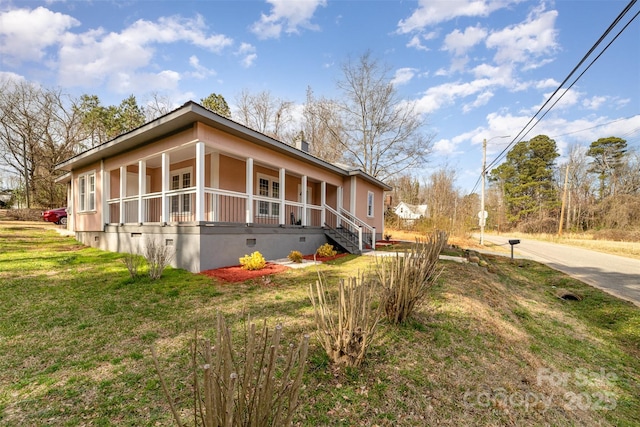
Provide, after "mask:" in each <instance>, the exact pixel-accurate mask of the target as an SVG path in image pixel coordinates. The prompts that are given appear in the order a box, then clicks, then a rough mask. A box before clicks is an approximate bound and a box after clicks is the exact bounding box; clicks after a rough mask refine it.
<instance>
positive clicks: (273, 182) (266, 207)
mask: <svg viewBox="0 0 640 427" xmlns="http://www.w3.org/2000/svg"><path fill="white" fill-rule="evenodd" d="M258 195H260V196H263V197H270V198H273V199H278V198H280V182H279V181H278V180H277V179H275V178H273V177H270V176H266V175H260V176H258ZM258 215H263V216H279V215H280V203H279V202H267V201H264V200H260V201H258Z"/></svg>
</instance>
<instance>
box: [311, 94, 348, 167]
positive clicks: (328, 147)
mask: <svg viewBox="0 0 640 427" xmlns="http://www.w3.org/2000/svg"><path fill="white" fill-rule="evenodd" d="M332 104H333V102H332V101H330V100H324V99H320V100H318V99H315V98H314V96H313V91H312V90H311V88H307V102H306V104H305V106H304V112H303V116H304V123H303V129H304V131H303V137H304V138H305V139H306V140H307V142H309V144H310V146H309V150H310V151H311V153H312V154H313V155H315V156H318V157H320V158H321V159H323V160H326V161H328V162H332V163H335V162H340V161H342V160H343V152H342V147H341V144H340V142H339V141H338V140H337V139H336V138H335V135H336V134H339V133H340V132H335V131H334V132H332V131H331V130H332V129H337V128H339V127H340V121H339V118H338V117H337V116H336V111H337V109H336V108H335V107H334V106H333V105H332ZM327 124H331V127H329V126H327Z"/></svg>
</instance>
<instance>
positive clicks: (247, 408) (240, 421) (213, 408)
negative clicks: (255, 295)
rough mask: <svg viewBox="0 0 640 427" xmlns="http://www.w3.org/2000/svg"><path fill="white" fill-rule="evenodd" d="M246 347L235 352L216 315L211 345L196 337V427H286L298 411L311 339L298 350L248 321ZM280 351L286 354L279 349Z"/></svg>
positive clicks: (279, 329)
mask: <svg viewBox="0 0 640 427" xmlns="http://www.w3.org/2000/svg"><path fill="white" fill-rule="evenodd" d="M244 336H245V339H244V348H242V349H240V350H239V351H238V350H237V349H234V348H233V342H232V339H231V331H230V329H229V328H228V327H227V325H226V323H225V320H224V317H223V316H222V315H221V314H220V313H218V319H217V328H216V337H215V342H213V343H212V342H211V340H208V339H206V340H205V339H199V338H198V333H197V331H196V337H195V340H194V341H193V344H192V346H191V361H192V367H193V390H194V392H193V411H192V414H193V415H190V416H191V417H195V420H194V421H195V422H194V425H202V426H205V427H214V426H216V427H218V426H290V425H291V424H292V419H293V416H294V414H295V412H296V410H297V409H298V406H299V405H298V401H299V400H298V397H299V395H300V390H301V389H302V385H303V384H302V376H303V373H304V368H305V365H306V363H307V353H308V349H309V336H308V335H305V336H303V337H302V338H301V339H300V343H299V344H298V346H297V347H296V346H294V345H293V344H289V345H285V344H282V343H281V341H282V326H281V325H277V326H276V327H275V330H274V331H273V332H272V333H270V331H269V330H268V328H267V325H266V322H265V323H264V324H263V327H262V332H261V333H259V332H258V331H257V330H256V325H255V324H254V323H250V322H247V326H246V331H245V334H244ZM283 349H284V350H283ZM151 352H152V355H153V361H154V365H155V368H156V372H157V373H158V376H159V377H160V384H161V385H162V389H163V391H164V394H165V396H166V398H167V401H168V403H169V407H170V408H171V412H172V413H173V417H174V419H175V421H176V423H177V425H179V426H181V425H182V420H181V417H180V414H179V412H178V410H177V408H176V407H175V406H174V402H175V399H173V398H172V396H171V395H170V394H169V392H168V390H167V387H166V384H165V382H164V379H163V377H162V374H161V372H160V369H159V364H158V358H157V355H156V351H155V349H154V348H153V347H152V348H151Z"/></svg>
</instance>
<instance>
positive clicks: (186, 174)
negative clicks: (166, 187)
mask: <svg viewBox="0 0 640 427" xmlns="http://www.w3.org/2000/svg"><path fill="white" fill-rule="evenodd" d="M190 187H191V168H185V169H179V170H175V171H171V190H181V189H185V188H190ZM189 212H191V194H179V195H174V196H171V213H174V214H175V213H189Z"/></svg>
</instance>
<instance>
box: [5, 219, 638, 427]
mask: <svg viewBox="0 0 640 427" xmlns="http://www.w3.org/2000/svg"><path fill="white" fill-rule="evenodd" d="M121 258H122V256H121V255H118V254H112V253H106V252H102V251H98V250H95V249H90V248H86V247H83V246H81V245H79V244H78V243H77V242H76V241H75V240H73V239H72V238H69V237H61V236H59V235H58V234H57V233H55V232H54V231H51V230H43V229H42V228H40V227H32V226H30V225H29V224H28V223H25V224H24V225H21V224H16V223H11V224H9V223H3V222H0V355H2V356H1V357H0V425H12V426H13V425H44V424H49V425H69V426H74V425H101V426H108V425H131V426H134V425H135V426H155V425H172V424H173V421H172V416H171V413H170V410H169V406H168V404H167V402H166V400H165V397H164V395H163V393H162V390H161V386H160V382H159V379H158V376H157V374H156V372H155V370H154V367H153V360H152V358H151V351H150V349H151V346H152V345H153V346H155V348H156V349H157V352H158V355H159V363H160V366H161V368H162V371H163V374H164V376H165V380H166V382H167V385H168V387H169V389H170V390H171V393H172V394H173V400H174V403H175V404H176V406H177V407H178V409H179V410H180V411H181V413H182V414H183V415H184V416H185V420H187V421H188V420H189V410H190V408H191V403H190V397H191V392H190V390H191V378H190V372H191V370H190V355H189V344H190V342H191V340H192V339H193V336H194V332H195V331H196V329H197V330H198V331H199V332H200V333H201V334H202V335H204V336H212V335H213V334H214V330H213V327H214V325H215V318H216V314H217V313H218V312H221V313H222V314H224V316H225V318H226V319H227V323H228V324H230V326H231V328H232V330H233V331H234V333H236V335H237V336H240V335H241V332H242V331H243V328H244V322H245V321H246V318H247V316H248V315H250V316H251V317H252V318H253V319H258V320H259V321H262V320H263V319H266V321H267V324H268V325H271V326H274V325H275V324H276V323H277V322H281V323H282V324H283V327H284V339H285V340H287V341H290V342H297V341H298V340H299V338H300V336H301V335H302V334H304V333H311V334H313V332H314V321H313V313H312V308H311V303H310V301H309V298H308V296H307V288H308V286H309V284H310V283H313V282H314V281H315V280H316V278H317V275H318V272H320V273H321V274H323V275H324V276H325V278H326V280H327V281H328V283H330V284H333V285H335V284H336V283H337V280H338V279H339V278H341V277H345V278H346V277H349V276H352V275H356V274H357V272H358V271H367V270H368V269H369V268H371V262H372V260H373V257H367V256H360V257H357V256H347V257H343V258H340V259H337V260H335V261H332V262H327V263H324V264H322V265H320V266H318V267H308V268H303V269H290V270H287V271H285V272H283V273H280V274H277V275H274V276H270V277H266V278H256V279H252V280H249V281H246V282H243V283H222V282H218V281H217V280H216V279H214V278H211V277H208V276H205V275H198V274H191V273H188V272H186V271H182V270H176V269H167V270H166V271H165V273H164V276H163V277H162V278H161V279H160V280H157V281H151V280H149V279H147V278H145V277H138V278H136V279H131V278H130V276H129V273H128V271H127V269H126V267H125V265H124V263H123V262H122V261H121ZM483 259H484V261H486V262H487V264H488V265H487V266H486V267H479V266H478V265H475V264H468V263H457V262H450V261H443V262H442V265H443V267H444V271H443V273H442V275H441V276H440V278H439V279H438V282H437V284H436V285H435V286H434V287H433V293H432V296H431V298H430V299H429V301H428V302H427V304H425V305H423V306H422V307H421V308H420V309H419V310H418V312H417V314H416V316H415V317H414V318H413V319H412V320H411V321H410V322H409V323H408V324H406V325H404V326H400V327H394V326H391V325H389V324H387V323H385V322H382V323H381V324H380V325H379V329H378V332H377V336H376V340H375V341H374V343H373V345H372V347H371V349H370V352H369V353H368V355H367V358H366V359H365V363H364V365H363V366H361V367H359V368H358V369H340V368H337V367H335V366H332V365H331V364H330V363H329V361H328V359H327V357H326V355H325V353H324V351H323V349H322V348H321V347H320V346H319V343H318V341H317V339H316V338H315V337H314V336H313V335H312V341H311V347H310V353H309V357H308V365H307V371H306V373H305V376H304V389H303V390H302V393H301V396H300V402H301V407H300V410H299V412H298V415H297V417H296V418H295V424H296V425H302V426H318V425H321V426H325V425H326V426H376V425H377V426H391V425H393V426H422V425H455V426H459V425H518V426H538V425H554V426H562V425H567V426H569V425H616V426H635V425H640V398H639V397H638V396H640V310H639V309H638V308H636V307H635V306H633V305H632V304H629V303H627V302H624V301H620V300H617V299H615V298H613V297H611V296H609V295H607V294H605V293H603V292H600V291H598V290H596V289H593V288H590V287H588V286H585V285H583V284H581V283H580V282H577V281H575V280H572V279H570V278H568V277H567V276H565V275H563V274H561V273H558V272H556V271H554V270H551V269H548V268H546V267H544V266H542V265H540V264H537V263H534V262H528V261H517V263H512V262H510V261H509V259H508V258H503V257H494V256H485V257H483ZM562 290H566V291H571V292H573V293H575V294H577V295H579V296H581V297H582V300H581V301H575V300H564V299H560V298H558V297H557V295H558V293H559V292H561V291H562Z"/></svg>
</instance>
